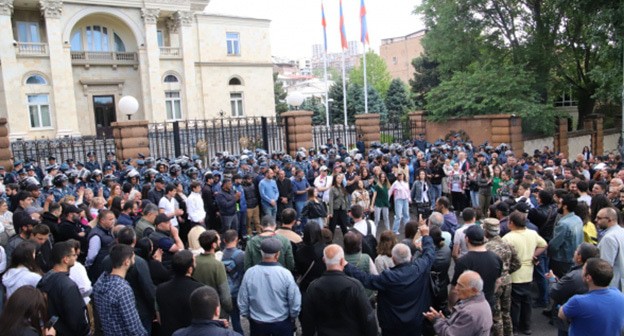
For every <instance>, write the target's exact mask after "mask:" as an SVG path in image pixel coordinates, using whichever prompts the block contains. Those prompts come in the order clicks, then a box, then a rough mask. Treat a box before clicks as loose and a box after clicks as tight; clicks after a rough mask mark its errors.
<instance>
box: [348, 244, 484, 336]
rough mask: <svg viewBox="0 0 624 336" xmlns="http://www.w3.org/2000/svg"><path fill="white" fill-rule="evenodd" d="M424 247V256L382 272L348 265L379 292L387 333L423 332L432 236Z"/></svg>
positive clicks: (380, 317) (379, 311)
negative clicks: (374, 272) (378, 273)
mask: <svg viewBox="0 0 624 336" xmlns="http://www.w3.org/2000/svg"><path fill="white" fill-rule="evenodd" d="M422 246H423V255H422V257H420V258H416V259H414V261H413V262H407V263H403V264H399V265H397V266H395V267H393V268H391V269H388V270H385V271H384V272H382V273H381V274H380V275H370V274H366V273H364V272H362V271H360V270H358V269H357V267H355V266H354V265H351V264H347V266H346V267H345V273H346V274H347V275H349V276H353V277H354V278H356V279H358V280H359V281H360V282H361V283H362V284H363V285H364V287H365V288H368V289H373V290H377V291H378V295H377V302H378V306H377V318H378V320H379V325H380V327H381V329H382V331H383V333H384V334H388V335H397V336H401V335H420V333H421V328H422V321H423V314H422V313H424V312H427V311H429V304H430V302H431V294H430V292H429V282H430V280H429V272H430V271H431V265H432V264H433V260H434V253H435V249H434V247H433V239H431V237H429V236H425V237H423V239H422ZM488 309H489V308H488ZM490 319H491V318H490Z"/></svg>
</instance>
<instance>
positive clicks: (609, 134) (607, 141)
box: [0, 119, 621, 154]
mask: <svg viewBox="0 0 624 336" xmlns="http://www.w3.org/2000/svg"><path fill="white" fill-rule="evenodd" d="M0 120H1V119H0ZM620 133H621V132H620V130H619V129H609V130H605V132H604V138H603V144H604V151H603V152H604V154H607V153H610V152H613V151H615V152H617V150H618V140H619V139H620Z"/></svg>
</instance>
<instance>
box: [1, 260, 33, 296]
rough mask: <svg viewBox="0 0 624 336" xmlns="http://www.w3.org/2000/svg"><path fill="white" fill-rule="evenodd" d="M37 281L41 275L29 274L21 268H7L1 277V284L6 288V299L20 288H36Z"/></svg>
mask: <svg viewBox="0 0 624 336" xmlns="http://www.w3.org/2000/svg"><path fill="white" fill-rule="evenodd" d="M39 280H41V275H39V274H37V273H35V272H31V271H29V270H28V268H26V267H23V266H20V267H16V268H9V269H8V270H7V271H6V273H4V275H3V276H2V284H3V285H4V287H6V291H7V298H8V297H10V296H11V295H12V294H13V292H15V291H16V290H17V289H18V288H20V287H22V286H33V287H37V283H39Z"/></svg>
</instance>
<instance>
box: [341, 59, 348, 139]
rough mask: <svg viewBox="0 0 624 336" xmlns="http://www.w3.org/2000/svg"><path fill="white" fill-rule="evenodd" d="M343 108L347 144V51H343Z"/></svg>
mask: <svg viewBox="0 0 624 336" xmlns="http://www.w3.org/2000/svg"><path fill="white" fill-rule="evenodd" d="M342 97H343V99H342V108H343V112H344V133H345V136H344V141H345V143H347V70H346V69H345V51H344V49H342Z"/></svg>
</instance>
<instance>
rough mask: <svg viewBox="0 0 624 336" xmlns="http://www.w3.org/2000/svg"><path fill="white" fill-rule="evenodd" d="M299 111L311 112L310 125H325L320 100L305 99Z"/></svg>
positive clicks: (322, 106)
mask: <svg viewBox="0 0 624 336" xmlns="http://www.w3.org/2000/svg"><path fill="white" fill-rule="evenodd" d="M299 109H300V110H306V111H312V112H313V113H314V114H313V115H312V125H325V105H323V104H322V102H321V98H318V97H309V98H306V99H305V100H304V101H303V104H301V106H300V107H299Z"/></svg>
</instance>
